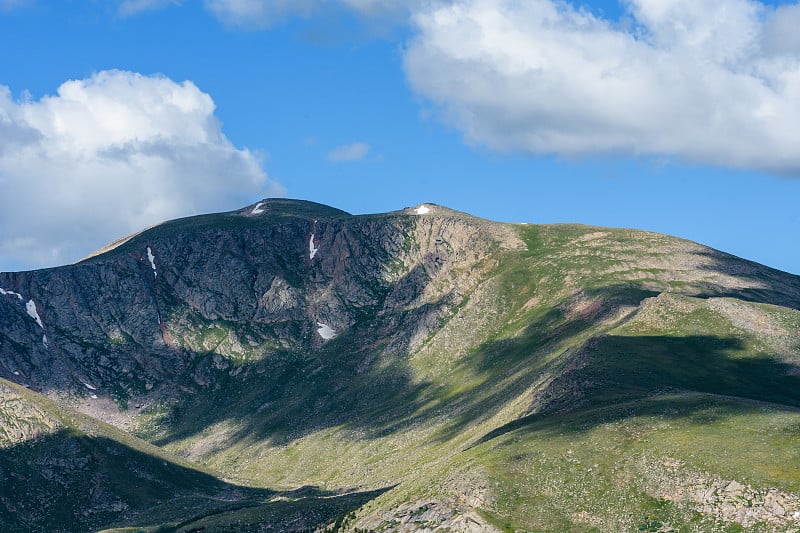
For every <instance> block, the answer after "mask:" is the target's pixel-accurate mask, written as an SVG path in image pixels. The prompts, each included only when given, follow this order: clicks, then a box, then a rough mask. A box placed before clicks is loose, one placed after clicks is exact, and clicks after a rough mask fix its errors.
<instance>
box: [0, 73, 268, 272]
mask: <svg viewBox="0 0 800 533" xmlns="http://www.w3.org/2000/svg"><path fill="white" fill-rule="evenodd" d="M0 190H2V191H3V209H2V210H0V227H2V228H3V231H2V233H0V261H2V262H3V263H5V264H13V265H19V266H24V267H30V266H46V265H53V264H56V263H63V262H67V261H73V260H76V259H78V258H80V257H82V256H83V255H85V254H87V253H88V252H90V251H92V250H93V249H95V248H98V247H100V246H102V245H103V244H106V243H108V242H110V241H112V240H114V239H116V238H118V237H120V236H122V235H125V234H127V233H130V232H133V231H137V230H139V229H142V228H144V227H146V226H148V225H151V224H154V223H157V222H160V221H162V220H165V219H169V218H174V217H177V216H183V215H189V214H194V213H198V212H204V211H214V210H222V209H228V208H234V207H239V206H241V205H243V204H245V203H247V202H248V201H250V200H251V199H252V198H253V197H254V196H262V195H267V194H280V192H281V191H280V187H279V186H278V185H277V184H275V183H273V182H271V181H270V180H269V179H268V178H267V176H266V174H265V172H264V170H263V169H262V166H261V163H260V161H259V159H258V157H256V156H255V155H254V154H252V153H251V152H249V151H248V150H246V149H239V148H236V147H235V146H233V145H232V144H231V142H230V141H229V140H228V139H227V138H226V137H225V135H224V134H223V133H222V131H221V129H220V124H219V122H218V121H217V119H216V118H215V116H214V102H213V101H212V99H211V97H210V96H209V95H208V94H205V93H203V92H202V91H201V90H200V89H198V88H197V87H196V86H195V85H194V84H193V83H191V82H189V81H184V82H182V83H176V82H174V81H172V80H170V79H168V78H165V77H160V76H142V75H140V74H135V73H131V72H120V71H105V72H100V73H98V74H96V75H94V76H92V77H91V78H88V79H84V80H74V81H68V82H66V83H64V84H62V85H61V86H60V87H59V88H58V92H57V94H56V95H54V96H45V97H43V98H41V99H39V100H31V99H23V100H21V101H15V100H13V99H12V97H11V94H10V91H9V89H8V88H7V87H4V86H0Z"/></svg>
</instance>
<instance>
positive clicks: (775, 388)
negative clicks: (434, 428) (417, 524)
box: [479, 335, 800, 443]
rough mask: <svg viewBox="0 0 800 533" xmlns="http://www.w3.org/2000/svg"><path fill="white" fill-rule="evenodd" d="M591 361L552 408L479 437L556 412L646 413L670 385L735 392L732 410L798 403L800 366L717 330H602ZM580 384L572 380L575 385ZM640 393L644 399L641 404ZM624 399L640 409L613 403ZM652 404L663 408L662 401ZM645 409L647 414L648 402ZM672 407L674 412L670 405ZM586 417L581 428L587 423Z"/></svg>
mask: <svg viewBox="0 0 800 533" xmlns="http://www.w3.org/2000/svg"><path fill="white" fill-rule="evenodd" d="M586 356H587V360H586V361H585V363H586V366H584V367H583V368H579V369H576V370H574V371H573V372H571V373H570V374H567V375H565V376H564V377H563V382H562V383H560V384H559V385H560V386H561V387H560V388H561V392H563V393H564V395H563V396H562V397H560V398H558V399H557V400H556V401H554V402H553V403H551V404H550V405H549V406H548V407H547V409H546V410H545V411H543V412H540V413H534V414H531V415H528V416H526V417H522V418H520V419H517V420H514V421H512V422H510V423H508V424H506V425H504V426H502V427H500V428H497V429H495V430H493V431H491V432H490V433H488V434H487V435H485V436H484V437H483V438H481V439H480V440H479V443H480V442H485V441H487V440H490V439H493V438H496V437H498V436H500V435H503V434H505V433H508V432H509V431H513V430H515V429H518V428H521V427H524V426H527V425H529V424H533V423H538V422H541V421H543V420H546V419H548V418H549V417H552V416H553V415H556V414H559V415H560V414H564V413H569V412H576V413H579V412H585V411H587V410H602V411H603V412H604V413H606V414H605V415H604V416H602V417H597V418H594V419H593V420H595V423H597V424H600V423H607V422H612V421H614V420H617V419H620V418H625V417H627V416H630V415H631V413H633V412H636V413H639V414H642V412H643V407H642V405H645V403H644V402H649V401H651V399H652V398H653V397H657V396H659V395H665V394H670V393H681V394H685V393H701V394H703V395H713V396H714V397H717V398H722V397H724V398H727V399H728V400H730V402H731V403H730V405H729V412H731V413H734V412H743V411H747V410H751V409H763V408H764V406H765V405H769V406H771V407H772V408H775V409H784V410H792V411H795V410H797V409H798V408H800V375H798V373H797V366H794V365H790V364H787V363H783V362H781V361H778V360H776V359H774V358H771V357H769V356H757V357H754V356H748V355H746V354H745V353H744V346H743V345H742V342H741V341H740V340H739V339H735V338H726V337H716V336H696V335H695V336H685V337H669V336H641V337H626V336H611V335H606V336H601V337H598V338H596V339H594V342H593V345H592V348H591V351H590V352H588V353H587V354H586ZM572 385H574V386H572ZM639 401H644V402H642V403H641V405H639ZM681 402H682V408H681V409H680V411H675V412H674V413H673V414H674V415H675V416H680V417H687V416H691V412H692V410H693V407H692V406H693V405H694V406H695V407H696V408H697V409H701V408H705V407H706V406H707V404H708V398H707V397H702V396H701V397H698V398H696V399H693V400H691V401H687V400H681ZM621 404H625V405H633V406H635V409H609V408H610V407H613V406H619V405H621ZM652 408H653V409H660V407H659V405H658V404H653V405H652ZM643 414H648V412H647V410H646V409H645V410H644V413H643ZM667 415H669V412H668V411H667ZM590 427H591V424H588V425H587V424H584V426H583V427H582V429H589V428H590Z"/></svg>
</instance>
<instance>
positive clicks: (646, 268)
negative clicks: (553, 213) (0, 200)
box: [3, 205, 800, 531]
mask: <svg viewBox="0 0 800 533" xmlns="http://www.w3.org/2000/svg"><path fill="white" fill-rule="evenodd" d="M308 209H310V211H308V213H305V214H306V215H309V216H330V217H339V216H344V214H343V213H341V212H319V211H318V208H317V207H316V206H313V205H312V206H310V207H308ZM289 215H293V213H288V214H287V213H283V214H282V212H279V213H277V214H276V215H275V216H289ZM229 218H230V220H231V224H241V223H245V222H242V219H241V217H239V216H236V217H233V216H232V217H229ZM215 220H217V221H218V219H211V218H209V219H206V218H202V217H199V218H192V219H185V220H183V221H177V222H175V223H170V224H171V225H169V226H167V227H159V228H155V229H154V230H150V231H151V232H153V233H152V234H150V233H148V234H147V238H148V239H149V238H157V237H158V236H159V235H166V234H167V233H169V232H173V231H184V230H191V231H193V230H196V229H198V228H200V229H202V228H203V227H206V226H207V225H208V224H212V223H216V222H214V221H215ZM246 223H247V224H251V223H252V222H251V221H249V220H248V221H247V222H246ZM518 231H519V232H520V235H521V237H522V238H523V239H524V240H525V242H526V243H527V245H528V249H527V250H526V251H524V252H513V253H511V252H509V253H507V254H505V255H504V256H503V258H502V260H501V261H500V263H499V265H498V266H497V268H496V269H495V270H494V271H493V272H492V273H491V274H489V275H487V276H486V277H485V279H484V280H483V283H482V284H480V285H479V286H478V287H477V288H476V289H475V290H474V292H472V293H471V294H468V295H466V297H465V299H464V301H463V302H462V303H461V304H460V305H459V306H457V307H456V308H453V309H451V310H450V314H449V315H448V316H446V317H445V318H444V319H442V321H441V324H440V326H441V328H440V329H439V331H438V332H437V333H435V334H433V335H432V336H431V337H430V338H428V339H427V340H426V342H425V343H424V344H423V345H422V347H421V348H419V349H417V350H415V351H414V352H413V353H410V354H407V356H405V357H397V356H389V355H388V354H386V353H385V352H384V348H385V347H384V346H383V345H381V344H380V342H373V340H374V339H378V341H379V340H380V334H381V331H382V329H381V328H383V327H385V326H386V323H384V322H382V320H383V319H377V320H369V319H368V318H369V317H365V320H364V321H363V322H361V323H359V324H356V325H355V326H354V327H353V328H351V331H350V332H348V333H347V334H344V335H341V336H340V337H337V339H335V340H334V341H332V342H330V343H328V344H327V345H326V346H325V347H324V349H322V350H321V351H319V352H316V353H284V354H278V355H276V356H275V358H274V359H272V360H268V361H260V362H256V363H254V364H253V365H251V366H250V367H249V368H248V369H247V370H248V371H247V372H244V373H243V375H245V376H247V377H244V378H241V379H228V378H226V377H225V376H226V375H227V374H226V373H225V372H220V373H219V376H218V379H217V382H218V383H219V384H220V386H219V388H217V389H215V390H213V391H206V393H204V394H203V393H201V394H200V395H197V396H193V397H192V398H191V402H190V403H187V404H185V405H180V404H178V405H177V406H164V407H163V408H162V409H153V411H152V412H151V418H150V425H149V426H147V425H146V426H145V427H143V430H142V433H141V435H142V436H144V437H146V438H148V439H149V440H150V441H151V442H153V443H156V444H158V445H160V446H162V447H163V450H166V451H167V452H169V453H174V454H177V455H178V456H183V457H186V458H190V459H192V460H194V461H198V462H199V463H201V464H203V465H206V466H207V467H209V468H212V469H214V470H215V471H219V472H222V473H223V474H224V475H225V477H226V478H228V479H234V480H236V481H237V482H239V483H241V484H247V485H251V486H256V487H262V488H265V489H268V491H267V492H266V493H259V492H255V493H253V496H252V497H251V496H244V497H242V500H243V501H245V502H246V505H243V506H242V507H241V508H238V509H229V510H227V511H226V510H225V509H222V508H217V509H218V510H220V511H225V512H221V513H216V512H212V513H210V514H209V515H208V516H206V517H202V516H200V515H194V516H193V515H192V512H194V511H192V512H189V513H187V512H184V511H182V510H179V509H177V508H176V507H173V506H171V504H170V503H169V502H166V503H164V504H163V505H154V506H151V511H150V514H149V515H140V516H139V517H138V518H136V519H135V520H133V519H132V520H130V522H129V523H138V524H151V525H153V527H155V525H156V524H163V525H165V527H166V528H167V529H166V530H177V529H181V528H183V529H192V528H197V527H208V528H209V530H214V528H219V529H220V530H225V528H226V527H227V528H228V529H230V528H231V527H234V526H233V525H235V527H236V528H238V529H241V530H247V529H248V528H249V527H256V526H253V524H257V523H258V522H259V521H278V522H280V521H281V520H286V521H287V522H286V523H291V524H294V525H293V526H292V527H294V528H296V529H302V527H307V526H309V525H310V523H307V522H303V519H302V516H308V515H312V516H315V517H316V519H317V522H318V523H320V522H319V521H324V520H328V521H330V520H332V519H333V518H334V517H335V516H338V515H340V514H342V513H344V512H347V511H349V510H352V509H354V508H356V507H361V510H360V511H359V517H360V518H359V520H360V521H361V522H358V521H357V522H356V523H357V525H358V524H362V525H364V524H369V525H370V526H371V527H376V528H378V529H380V528H381V526H382V525H383V526H386V527H388V524H390V523H391V509H392V508H396V507H397V506H398V505H400V504H402V503H404V502H407V501H415V500H422V499H425V498H440V499H451V500H454V501H456V500H459V499H466V500H467V501H469V502H471V503H470V505H475V506H478V507H480V508H482V509H483V512H484V513H485V516H486V517H487V519H489V520H491V521H492V522H493V523H495V524H496V525H497V526H498V527H502V528H507V529H510V530H513V529H518V530H527V531H567V530H576V531H585V530H588V529H591V528H593V527H594V528H596V529H597V530H599V531H608V530H636V529H641V528H644V529H643V530H647V529H651V530H656V529H658V527H661V526H657V525H658V524H661V525H663V524H665V523H668V524H670V525H671V526H672V527H675V528H676V529H681V528H684V529H686V530H696V531H707V530H712V529H714V528H721V529H724V528H733V529H731V530H735V527H736V526H735V525H730V523H729V522H725V521H724V520H722V521H719V520H718V521H714V520H713V519H712V518H710V517H709V516H710V515H709V514H708V513H707V514H706V516H701V515H699V514H697V512H696V508H697V506H696V505H692V504H691V503H690V502H689V503H687V500H686V498H685V497H677V496H676V497H674V498H673V499H671V500H670V499H668V498H666V497H665V496H669V495H670V494H679V495H680V494H683V492H681V490H683V489H682V488H681V487H684V486H686V485H687V483H689V481H687V480H690V479H701V480H706V481H708V480H737V481H739V482H741V483H744V484H748V485H750V486H752V487H754V490H756V489H757V490H762V491H764V490H766V489H768V488H776V489H780V490H782V491H787V492H797V491H798V488H800V487H798V472H797V467H796V465H797V464H800V461H798V459H800V458H798V457H797V450H798V449H800V446H799V445H800V419H798V414H797V411H796V407H797V406H798V403H800V387H797V384H798V383H797V380H798V378H797V375H796V370H794V369H796V368H797V364H798V358H799V354H800V343H798V338H797V332H798V331H800V314H799V313H798V312H797V311H796V310H795V309H797V308H798V301H800V282H798V279H797V278H796V277H792V276H788V275H782V274H780V273H776V272H775V271H770V270H769V269H766V268H764V267H759V266H756V265H752V264H749V263H746V262H744V261H740V260H735V259H734V258H730V257H728V256H724V254H719V253H717V252H713V251H711V250H708V249H704V248H702V247H699V246H696V245H693V244H691V243H686V242H684V241H680V240H678V239H674V238H670V237H666V236H661V235H654V234H649V233H644V232H636V231H630V230H608V229H603V228H591V227H585V226H572V225H564V226H520V227H519V228H518ZM165 232H166V233H165ZM130 242H133V241H130ZM125 246H126V245H122V246H121V247H119V248H117V249H116V250H114V251H112V252H111V253H112V254H114V253H124V251H125ZM659 295H660V296H659ZM771 304H777V305H771ZM209 371H210V372H213V371H214V370H213V368H211V369H209ZM792 372H794V374H792ZM760 401H767V402H770V403H769V404H763V403H758V402H760ZM742 428H746V430H744V431H743V429H742ZM127 438H129V437H125V436H117V437H115V438H114V440H115V442H126V441H124V440H123V439H127ZM37 442H41V441H37ZM45 443H46V441H45ZM38 445H40V444H33V445H24V446H22V447H15V448H12V452H10V453H13V454H17V453H22V452H21V451H20V450H28V449H33V447H35V446H38ZM126 446H127V447H128V449H136V450H138V449H140V448H137V447H136V446H140V445H139V444H138V443H137V444H136V445H135V446H133V445H130V444H129V443H127V444H126ZM105 449H106V450H107V449H108V448H107V447H106V448H105ZM3 453H5V452H3ZM25 453H27V452H25ZM37 453H38V452H37ZM48 453H50V452H48ZM93 453H94V454H95V455H96V454H97V453H99V452H93ZM103 453H105V452H102V453H100V455H101V456H102V455H103ZM115 453H117V452H115ZM126 453H127V452H126ZM143 453H146V454H163V453H164V451H155V450H154V449H152V448H148V449H147V450H145V451H144V452H143ZM111 455H112V456H113V455H114V453H111ZM123 455H124V454H123ZM9 457H12V458H13V460H12V461H11V463H15V464H16V463H19V461H18V460H17V459H16V458H17V457H19V456H16V455H10V456H9ZM142 460H143V461H145V462H147V459H146V458H144V459H142ZM23 462H24V461H23ZM9 464H10V463H9ZM162 474H164V473H163V472H157V473H156V474H154V475H155V476H156V477H158V476H161V475H162ZM26 475H32V474H26ZM87 475H89V474H88V473H87ZM709 483H710V481H709ZM689 484H690V483H689ZM212 485H213V483H212ZM302 485H314V486H317V487H319V488H318V489H315V490H316V491H317V492H314V493H313V494H311V495H309V496H308V497H307V498H305V499H301V501H299V502H293V501H288V502H286V501H283V499H281V500H278V501H271V503H268V504H267V505H263V504H264V503H265V502H267V501H268V500H269V499H270V498H271V496H269V495H270V494H275V492H273V491H285V490H289V489H292V488H295V487H298V486H302ZM142 486H143V487H144V486H145V485H142ZM395 486H396V488H394V489H393V490H390V491H388V492H385V493H382V495H379V494H380V491H383V490H384V489H387V488H389V487H395ZM476 487H481V490H478V491H477V492H476V489H475V488H476ZM136 490H139V489H136ZM170 490H175V491H180V490H184V488H183V487H180V486H178V487H176V488H174V489H170ZM215 490H220V489H217V488H214V489H213V490H212V489H211V488H209V489H208V490H205V491H199V492H200V493H201V494H200V495H197V496H196V499H195V500H194V501H195V502H196V503H197V505H198V507H201V506H204V505H207V502H208V501H209V498H208V496H207V495H208V494H209V493H214V491H215ZM237 490H240V491H246V489H244V488H241V487H240V488H239V489H237ZM372 491H379V492H372ZM343 492H344V493H346V494H342V493H343ZM265 494H266V495H267V496H265ZM295 499H296V498H294V497H289V498H288V500H295ZM257 504H261V505H257ZM76 505H77V503H76ZM224 505H229V503H225V504H224ZM362 506H363V507H362ZM188 508H189V509H191V506H189V507H188ZM212 509H214V508H213V506H212ZM312 509H318V510H319V512H318V513H316V514H315V512H311V511H309V510H312ZM274 513H278V515H275V514H274ZM200 514H202V513H200ZM375 517H378V518H375ZM170 524H171V525H170ZM247 524H250V525H247ZM763 527H765V528H768V527H769V526H763Z"/></svg>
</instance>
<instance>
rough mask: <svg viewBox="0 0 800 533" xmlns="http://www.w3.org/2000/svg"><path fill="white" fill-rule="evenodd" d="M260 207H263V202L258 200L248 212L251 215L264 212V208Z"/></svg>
mask: <svg viewBox="0 0 800 533" xmlns="http://www.w3.org/2000/svg"><path fill="white" fill-rule="evenodd" d="M262 207H264V202H258V203H257V204H256V206H255V207H254V208H253V210H252V211H250V214H251V215H260V214H261V213H263V212H264V210H263V209H261V208H262Z"/></svg>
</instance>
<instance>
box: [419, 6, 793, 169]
mask: <svg viewBox="0 0 800 533" xmlns="http://www.w3.org/2000/svg"><path fill="white" fill-rule="evenodd" d="M623 5H624V6H625V8H626V9H627V11H628V13H627V17H625V18H627V19H630V20H629V21H628V22H629V23H627V24H622V23H617V22H611V21H608V20H605V19H603V18H601V17H598V16H596V15H593V14H592V13H591V12H589V11H587V10H585V9H581V8H576V7H574V5H573V4H569V3H566V2H561V1H555V0H526V1H520V0H460V1H456V2H452V3H439V4H434V5H433V6H432V7H429V8H428V9H424V10H420V11H418V12H417V13H416V15H415V17H414V23H415V27H416V30H417V33H416V35H415V36H414V37H413V38H412V40H411V41H410V42H409V44H408V46H407V47H406V50H405V70H406V74H407V76H408V79H409V81H410V83H411V86H412V87H413V89H414V90H415V91H416V92H418V93H420V94H422V95H423V96H425V97H427V98H428V99H429V100H430V101H431V102H433V103H434V105H435V106H436V108H437V109H438V111H439V112H440V113H441V116H442V117H443V118H444V119H445V120H446V121H448V122H449V123H450V124H452V125H454V126H455V127H456V128H458V129H460V130H461V131H462V132H463V133H464V135H465V138H466V139H467V140H468V141H469V142H471V143H478V144H483V145H486V146H488V147H490V148H492V149H496V150H501V151H505V150H514V151H523V152H527V153H533V154H540V153H555V154H561V155H567V156H573V155H579V156H580V155H587V154H588V155H591V154H604V153H611V154H614V153H622V154H653V155H667V156H675V157H679V158H682V159H684V160H687V161H691V162H699V163H705V164H715V165H722V166H729V167H746V168H755V169H760V170H765V171H771V172H776V173H781V174H788V175H800V150H798V149H797V147H798V146H800V38H798V35H800V34H799V33H798V31H797V28H798V27H799V26H798V24H800V7H798V4H791V5H786V6H783V7H780V8H771V7H767V6H765V5H764V4H762V3H760V2H757V1H754V0H726V1H725V2H719V1H718V0H626V1H625V2H624V4H623Z"/></svg>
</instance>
